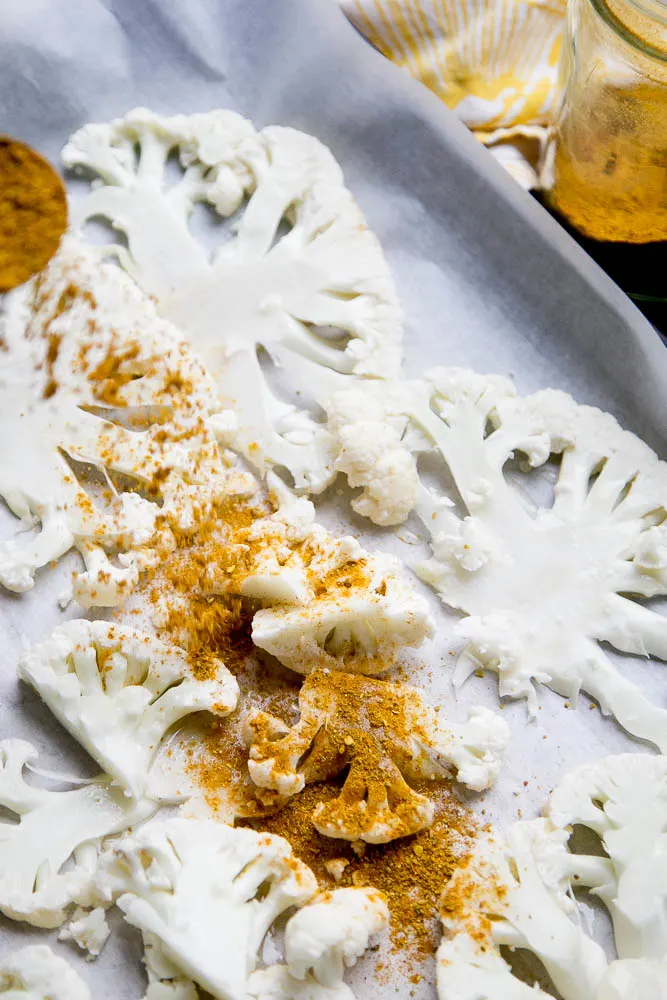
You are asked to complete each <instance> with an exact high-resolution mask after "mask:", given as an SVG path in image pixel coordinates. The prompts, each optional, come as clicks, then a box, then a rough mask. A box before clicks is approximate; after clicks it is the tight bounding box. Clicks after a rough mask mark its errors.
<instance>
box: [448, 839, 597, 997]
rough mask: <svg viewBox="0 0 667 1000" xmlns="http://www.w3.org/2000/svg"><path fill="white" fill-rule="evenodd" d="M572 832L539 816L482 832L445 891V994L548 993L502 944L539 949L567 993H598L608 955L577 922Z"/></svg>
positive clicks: (548, 969)
mask: <svg viewBox="0 0 667 1000" xmlns="http://www.w3.org/2000/svg"><path fill="white" fill-rule="evenodd" d="M567 836H568V835H567V833H565V832H564V831H561V830H554V829H552V828H551V827H550V825H549V824H548V822H547V821H546V820H532V821H524V822H520V823H515V824H514V825H513V826H511V827H510V828H509V830H508V831H507V832H506V834H505V835H504V836H502V835H501V836H498V837H495V836H493V835H490V834H489V835H485V836H484V837H482V838H480V840H479V841H478V843H477V846H476V848H475V852H474V854H473V855H472V857H471V859H470V860H469V862H468V863H467V865H465V866H463V867H462V868H460V869H458V870H457V871H456V872H455V873H454V875H453V877H452V879H451V881H450V882H449V883H448V885H447V887H446V889H445V891H444V893H443V897H442V919H443V925H444V928H445V938H444V940H443V942H442V944H441V945H440V948H439V949H438V994H439V996H440V997H441V998H442V1000H454V998H455V1000H496V998H501V997H502V998H505V997H506V998H507V1000H528V998H529V997H533V996H535V997H537V996H542V995H545V996H546V994H543V993H542V991H541V990H540V989H539V988H536V989H535V991H534V992H533V990H532V989H531V987H529V986H528V985H526V984H524V983H522V982H521V981H520V980H519V979H517V978H515V976H514V974H513V972H512V971H511V969H510V967H509V965H507V964H506V962H505V960H504V959H503V957H502V956H501V953H500V948H501V947H502V946H506V947H509V948H512V949H514V948H519V949H525V950H527V951H531V952H533V953H534V954H535V955H537V956H538V957H539V958H540V959H541V961H542V963H543V965H544V967H545V969H546V972H547V974H548V975H549V976H550V977H551V980H552V982H553V984H554V986H555V987H556V989H557V990H558V991H559V994H560V995H561V996H562V997H563V998H564V1000H590V998H591V997H595V996H596V989H597V986H598V983H599V981H600V979H601V977H602V976H603V975H604V972H605V970H606V967H607V959H606V956H605V953H604V951H603V949H602V947H601V946H600V945H598V944H597V943H596V942H594V941H593V940H592V939H591V938H589V937H588V936H587V935H586V933H585V932H584V930H583V929H582V927H581V926H580V924H579V923H577V921H576V912H575V910H576V907H575V903H574V901H573V899H572V898H571V896H570V894H569V892H570V880H571V879H572V878H573V877H574V876H575V875H576V874H578V870H577V866H576V858H574V857H573V856H572V855H570V854H569V853H568V851H567V846H566V845H567Z"/></svg>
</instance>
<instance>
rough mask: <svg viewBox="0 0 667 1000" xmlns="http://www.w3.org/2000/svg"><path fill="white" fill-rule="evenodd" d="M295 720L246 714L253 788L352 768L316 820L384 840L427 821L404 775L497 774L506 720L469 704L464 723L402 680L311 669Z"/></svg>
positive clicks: (478, 778)
mask: <svg viewBox="0 0 667 1000" xmlns="http://www.w3.org/2000/svg"><path fill="white" fill-rule="evenodd" d="M299 708H300V720H299V722H298V723H297V724H296V725H295V726H293V727H292V728H291V729H290V728H289V727H288V726H286V725H285V724H284V723H283V722H281V721H280V720H279V719H276V718H274V717H273V716H270V715H267V714H266V713H264V712H256V713H254V714H252V715H250V716H249V718H248V720H247V722H246V736H247V739H248V741H249V742H252V745H251V747H250V753H249V760H248V770H249V773H250V777H251V778H252V780H253V781H254V782H255V783H256V785H257V786H258V788H259V791H258V797H259V798H260V799H262V798H263V799H266V800H267V801H268V802H271V801H272V800H275V799H276V798H278V799H283V798H285V797H287V796H290V795H295V794H296V793H298V792H299V791H301V789H302V788H303V787H304V786H305V785H306V784H308V783H311V782H315V781H323V780H325V779H327V778H331V777H334V776H335V775H337V774H340V773H341V772H342V771H344V770H345V769H346V768H348V767H349V772H348V775H347V778H346V781H345V784H344V786H343V789H342V791H341V794H340V796H339V798H337V799H335V800H333V801H331V802H327V803H320V805H319V806H317V808H316V810H315V812H314V813H313V823H314V824H315V826H316V827H317V829H318V830H319V832H320V833H322V834H324V835H325V836H329V837H338V838H342V839H344V840H365V841H367V842H368V843H387V842H388V841H390V840H393V839H395V838H396V837H404V836H408V835H409V834H413V833H417V832H418V831H419V830H422V829H424V828H425V827H428V826H430V824H431V823H432V822H433V804H432V802H431V801H430V800H429V799H428V798H426V796H424V795H420V794H418V793H417V792H415V791H414V790H413V789H411V788H410V786H409V785H408V784H407V782H406V781H405V780H404V778H403V775H405V776H406V777H408V778H413V779H417V778H424V777H435V776H438V775H440V776H442V775H444V774H448V773H452V772H454V773H455V774H457V776H458V778H459V780H461V781H465V782H466V784H468V787H471V788H474V789H476V790H480V789H482V788H487V787H488V786H489V785H490V784H491V783H492V782H493V780H494V779H495V777H496V776H497V773H498V769H499V766H500V757H501V754H502V751H503V750H504V748H505V746H506V745H507V742H508V739H509V730H508V728H507V725H506V724H505V722H504V721H503V720H502V719H500V718H499V717H498V716H497V715H494V713H493V712H490V711H488V709H482V708H478V709H474V710H473V712H472V714H471V717H470V719H469V720H468V722H466V723H461V724H456V723H445V722H443V721H441V720H440V718H439V716H438V714H437V713H436V712H435V711H434V710H433V709H432V708H430V707H429V706H428V705H426V703H425V702H424V700H423V699H422V696H421V693H420V692H419V691H418V690H417V689H416V688H412V687H409V686H408V685H399V684H389V683H387V682H385V681H378V680H370V679H368V678H363V677H359V676H357V675H351V674H345V673H338V672H337V673H329V672H327V671H315V672H313V673H311V674H310V676H309V677H308V679H307V680H306V681H305V683H304V684H303V687H302V688H301V691H300V692H299Z"/></svg>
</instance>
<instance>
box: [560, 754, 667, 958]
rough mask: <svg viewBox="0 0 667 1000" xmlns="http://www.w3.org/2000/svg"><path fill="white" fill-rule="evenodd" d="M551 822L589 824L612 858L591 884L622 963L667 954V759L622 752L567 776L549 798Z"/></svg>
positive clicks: (566, 827) (561, 827)
mask: <svg viewBox="0 0 667 1000" xmlns="http://www.w3.org/2000/svg"><path fill="white" fill-rule="evenodd" d="M547 815H548V817H549V819H550V821H551V822H552V823H553V824H554V825H555V826H556V827H558V828H560V829H566V830H570V829H571V828H572V827H574V826H575V825H577V826H586V827H588V828H589V829H591V830H593V831H594V832H595V833H596V834H597V835H598V836H599V837H600V839H601V841H602V845H603V847H604V849H605V851H606V854H607V856H608V858H609V863H607V864H606V865H605V866H604V868H602V869H601V870H600V877H599V880H598V881H597V882H596V883H595V885H594V886H593V888H594V891H595V895H596V896H598V897H599V898H600V899H601V900H602V901H603V902H604V903H605V905H606V906H607V908H608V909H609V913H610V915H611V918H612V921H613V924H614V937H615V940H616V949H617V951H618V954H619V956H621V957H622V958H627V959H631V958H656V959H658V958H665V957H667V760H666V759H665V758H664V757H662V756H659V757H656V756H652V755H650V754H643V753H637V754H620V755H618V756H613V757H605V758H604V759H603V760H601V761H598V762H597V763H595V764H588V765H584V766H583V767H579V768H576V769H575V770H574V771H572V772H570V773H569V774H568V775H567V776H566V777H565V778H564V779H563V781H562V782H561V783H560V784H559V785H558V787H557V788H556V789H555V791H554V792H553V793H552V795H551V797H550V799H549V804H548V807H547Z"/></svg>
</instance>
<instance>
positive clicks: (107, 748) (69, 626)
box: [18, 619, 239, 798]
mask: <svg viewBox="0 0 667 1000" xmlns="http://www.w3.org/2000/svg"><path fill="white" fill-rule="evenodd" d="M18 674H19V677H20V678H21V679H22V680H24V681H25V682H26V683H28V684H30V685H31V686H32V687H33V688H34V689H35V690H36V691H37V693H38V694H39V695H40V697H41V698H42V700H43V701H44V702H45V704H46V705H48V707H49V708H50V709H51V711H52V712H53V714H54V715H55V716H56V718H57V719H58V720H59V721H60V722H61V723H62V725H63V726H65V728H66V729H67V730H68V731H69V732H70V733H71V734H72V736H74V737H75V739H77V740H78V741H79V743H81V745H82V746H83V747H84V748H85V749H86V750H87V751H88V753H89V754H90V755H91V757H93V759H94V760H96V761H97V763H98V764H99V765H100V767H102V768H103V769H104V771H105V772H106V773H107V774H108V775H109V776H110V777H111V778H112V779H113V781H114V783H116V784H119V785H121V787H122V788H123V789H125V791H126V793H127V794H128V795H131V796H133V797H135V798H137V797H140V796H142V795H144V794H146V793H147V789H148V786H149V784H150V778H151V764H152V762H153V760H154V759H155V757H156V755H157V753H158V751H159V748H160V744H161V741H162V739H163V737H164V736H165V734H166V733H167V731H168V730H169V729H170V728H171V726H173V725H174V724H175V723H176V722H179V721H180V720H181V719H183V718H184V717H185V716H186V715H190V714H191V713H192V712H201V711H208V712H211V713H213V714H214V715H217V716H225V715H228V714H229V713H230V712H232V711H233V710H234V709H235V708H236V703H237V700H238V695H239V688H238V684H237V682H236V680H235V679H234V677H233V676H232V675H231V674H230V673H229V671H228V670H227V669H226V668H225V667H224V666H223V664H222V663H221V662H220V661H219V660H215V661H211V662H210V663H208V664H207V673H206V676H205V677H197V676H196V673H193V669H192V668H191V667H190V666H189V664H188V662H187V660H186V658H185V655H184V654H183V652H182V651H181V650H180V649H177V648H176V647H173V646H166V645H164V644H163V643H161V642H158V640H157V639H154V638H152V637H151V636H149V635H146V634H145V633H143V632H139V631H137V630H136V629H131V628H128V627H126V626H122V625H116V624H110V623H109V622H105V621H95V622H91V621H86V620H83V619H81V620H74V621H69V622H66V623H65V624H63V625H60V626H58V628H56V629H54V631H53V632H52V633H51V635H50V637H49V638H48V639H46V640H45V641H44V642H41V643H38V644H37V645H36V646H33V647H32V648H31V649H30V650H28V652H26V653H25V654H24V655H23V657H22V659H21V661H20V663H19V668H18Z"/></svg>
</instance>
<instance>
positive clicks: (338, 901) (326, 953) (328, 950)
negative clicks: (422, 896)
mask: <svg viewBox="0 0 667 1000" xmlns="http://www.w3.org/2000/svg"><path fill="white" fill-rule="evenodd" d="M388 923H389V911H388V909H387V904H386V902H385V901H384V897H383V896H382V894H381V893H379V892H377V890H375V889H335V890H334V891H333V892H325V893H322V894H321V895H319V896H316V897H315V899H314V900H312V902H310V903H309V904H308V905H307V906H304V907H303V908H302V909H300V910H299V911H298V912H297V913H295V915H294V916H293V917H291V918H290V919H289V920H288V922H287V926H286V928H285V958H286V962H287V964H286V965H272V966H269V968H267V969H262V970H261V971H257V972H253V973H252V975H251V976H250V979H249V980H248V993H249V995H250V996H251V997H258V998H259V1000H354V994H353V992H352V990H351V989H350V988H349V986H346V984H345V983H344V982H343V974H344V972H345V969H346V968H350V967H351V966H352V965H354V963H355V962H356V961H357V959H358V958H360V957H361V956H362V955H363V953H364V952H365V951H366V949H367V948H368V945H369V941H370V938H371V937H372V936H373V935H374V934H378V933H380V931H382V930H384V929H385V928H386V927H387V925H388Z"/></svg>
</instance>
